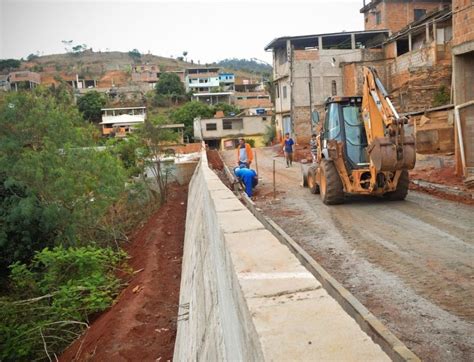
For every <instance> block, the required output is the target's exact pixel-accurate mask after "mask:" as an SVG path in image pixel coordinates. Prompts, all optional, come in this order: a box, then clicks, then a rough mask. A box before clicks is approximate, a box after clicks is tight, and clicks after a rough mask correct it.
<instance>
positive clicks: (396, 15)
mask: <svg viewBox="0 0 474 362" xmlns="http://www.w3.org/2000/svg"><path fill="white" fill-rule="evenodd" d="M443 3H444V4H445V3H446V1H402V0H395V1H386V0H383V1H381V2H380V3H379V4H377V5H376V6H375V7H374V8H372V9H371V10H370V11H367V12H366V13H365V14H364V28H365V30H380V29H388V30H390V31H391V32H392V33H396V32H397V31H399V30H401V29H402V28H404V27H405V26H407V25H408V24H409V23H411V22H413V21H414V20H415V15H414V10H415V9H426V11H427V12H430V11H432V10H435V9H438V8H439V7H440V6H441V5H442V4H443ZM376 12H380V15H381V22H380V24H377V23H376Z"/></svg>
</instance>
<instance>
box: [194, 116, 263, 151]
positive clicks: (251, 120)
mask: <svg viewBox="0 0 474 362" xmlns="http://www.w3.org/2000/svg"><path fill="white" fill-rule="evenodd" d="M270 123H271V117H268V116H265V115H264V116H242V117H239V116H235V117H215V118H210V119H200V118H196V119H195V120H194V139H195V140H200V141H205V143H206V144H207V145H208V146H209V147H211V148H219V149H231V148H235V147H236V145H237V143H238V139H239V137H245V139H247V140H253V142H254V144H255V147H261V146H265V142H264V140H263V135H264V134H265V131H266V128H267V126H269V125H270Z"/></svg>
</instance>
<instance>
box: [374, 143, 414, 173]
mask: <svg viewBox="0 0 474 362" xmlns="http://www.w3.org/2000/svg"><path fill="white" fill-rule="evenodd" d="M368 153H369V156H370V159H371V160H372V163H373V164H374V166H375V169H376V170H377V172H381V171H397V170H411V169H413V168H414V167H415V162H416V151H415V139H414V137H413V136H405V137H404V142H403V146H401V147H400V148H399V150H397V146H396V144H395V143H393V141H392V140H391V139H390V138H389V137H378V138H376V139H375V140H374V141H373V143H372V144H371V145H370V147H369V149H368Z"/></svg>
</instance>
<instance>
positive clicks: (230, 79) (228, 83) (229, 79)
mask: <svg viewBox="0 0 474 362" xmlns="http://www.w3.org/2000/svg"><path fill="white" fill-rule="evenodd" d="M219 85H220V87H221V88H222V90H224V91H234V90H235V75H234V73H219Z"/></svg>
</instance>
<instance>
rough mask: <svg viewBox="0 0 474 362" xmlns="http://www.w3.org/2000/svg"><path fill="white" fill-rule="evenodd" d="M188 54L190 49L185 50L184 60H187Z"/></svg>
mask: <svg viewBox="0 0 474 362" xmlns="http://www.w3.org/2000/svg"><path fill="white" fill-rule="evenodd" d="M187 55H188V51H187V50H185V51H184V52H183V58H184V61H186V56H187Z"/></svg>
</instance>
